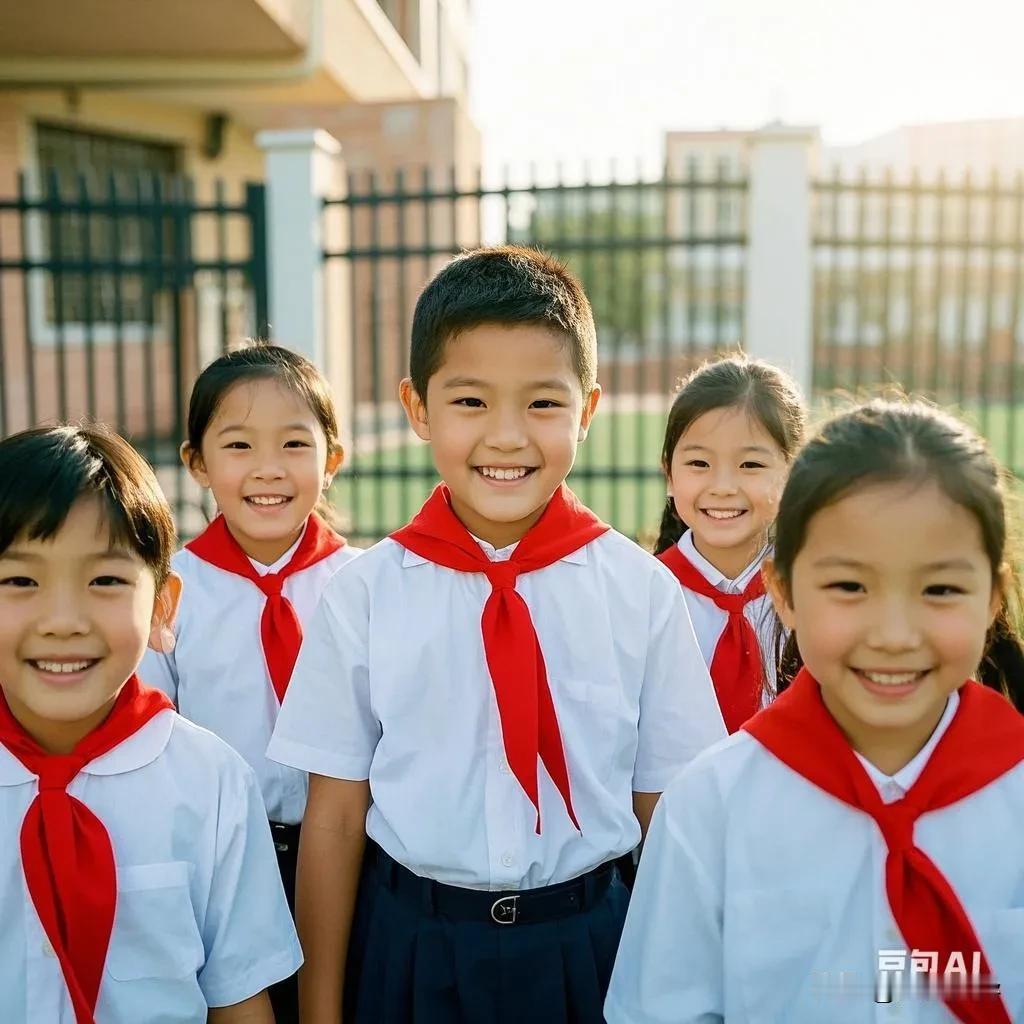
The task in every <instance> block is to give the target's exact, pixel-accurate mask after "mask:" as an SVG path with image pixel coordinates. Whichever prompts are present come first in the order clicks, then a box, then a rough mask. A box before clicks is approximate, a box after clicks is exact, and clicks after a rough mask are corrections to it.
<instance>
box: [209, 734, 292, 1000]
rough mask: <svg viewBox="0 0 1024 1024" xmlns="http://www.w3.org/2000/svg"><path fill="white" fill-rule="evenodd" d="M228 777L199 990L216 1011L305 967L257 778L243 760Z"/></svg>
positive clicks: (222, 796)
mask: <svg viewBox="0 0 1024 1024" xmlns="http://www.w3.org/2000/svg"><path fill="white" fill-rule="evenodd" d="M232 758H233V759H235V758H237V755H235V754H233V753H232ZM226 774H227V776H228V777H227V779H226V780H225V782H224V792H223V793H222V794H221V799H220V800H219V802H218V808H219V816H218V821H217V846H216V860H215V863H214V867H213V873H212V876H211V882H210V893H209V899H208V901H207V904H206V915H205V918H204V920H203V924H202V936H203V946H204V948H205V950H206V961H205V963H204V965H203V969H202V970H201V971H200V972H199V985H200V988H201V989H202V990H203V995H204V996H205V997H206V1001H207V1003H208V1004H209V1005H210V1006H232V1005H234V1004H235V1003H240V1002H242V1001H243V1000H245V999H249V998H250V997H252V996H254V995H258V994H259V993H260V992H262V991H263V990H264V989H265V988H267V987H269V986H270V985H273V984H274V983H275V982H278V981H282V980H284V979H285V978H288V977H291V975H293V974H294V973H295V972H296V971H297V970H298V969H299V968H300V967H301V966H302V951H301V949H300V947H299V940H298V937H297V935H296V934H295V925H294V924H293V922H292V916H291V913H290V912H289V910H288V902H287V900H286V899H285V894H284V888H283V887H282V885H281V875H280V873H279V871H278V867H277V857H276V855H275V853H274V842H273V839H271V836H270V826H269V825H268V823H267V814H266V811H265V809H264V806H263V798H262V796H261V795H260V791H259V787H258V786H257V784H256V776H255V774H254V773H253V771H252V769H251V768H249V766H248V765H246V764H245V763H244V762H242V760H241V758H237V764H236V765H232V766H231V770H230V771H229V772H227V773H226Z"/></svg>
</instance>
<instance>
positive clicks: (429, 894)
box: [375, 847, 617, 925]
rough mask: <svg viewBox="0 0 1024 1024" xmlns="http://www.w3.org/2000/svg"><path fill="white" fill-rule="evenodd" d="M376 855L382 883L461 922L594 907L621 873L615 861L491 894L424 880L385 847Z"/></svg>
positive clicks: (513, 919) (519, 919)
mask: <svg viewBox="0 0 1024 1024" xmlns="http://www.w3.org/2000/svg"><path fill="white" fill-rule="evenodd" d="M375 853H376V858H377V862H376V865H375V870H376V872H377V876H378V878H379V879H380V881H381V884H383V885H384V886H386V887H387V888H388V889H390V890H391V892H393V893H394V894H395V895H396V896H398V897H399V898H401V899H402V900H404V901H405V902H408V903H413V904H415V905H417V906H419V907H420V908H421V909H423V910H425V911H426V912H427V913H430V914H432V915H437V916H442V917H447V918H451V919H452V920H455V921H490V922H492V923H493V924H496V925H512V924H538V923H540V922H541V921H554V920H557V919H558V918H560V917H569V916H570V915H572V914H579V913H581V912H582V911H584V910H589V909H590V908H591V907H593V906H595V905H596V904H597V903H598V902H599V901H600V900H601V899H602V898H603V897H604V895H605V893H606V892H607V891H608V888H609V886H610V885H611V884H612V881H613V879H614V878H615V877H616V873H617V868H616V866H615V863H614V861H609V862H608V863H607V864H602V865H601V866H600V867H596V868H594V869H593V870H592V871H588V872H587V873H586V874H585V875H580V876H579V877H578V878H573V879H571V880H570V881H568V882H560V883H559V884H557V885H546V886H543V887H542V888H540V889H522V890H505V891H503V892H486V891H483V890H480V889H464V888H462V887H461V886H457V885H446V884H445V883H444V882H435V881H434V880H433V879H430V878H422V877H420V876H419V875H416V874H413V873H412V872H411V871H410V870H409V869H408V868H407V867H404V866H403V865H401V864H399V863H398V861H396V860H394V859H393V858H392V857H389V856H388V854H386V853H385V852H384V851H383V850H382V849H380V848H379V847H377V848H376V850H375Z"/></svg>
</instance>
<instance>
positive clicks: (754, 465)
mask: <svg viewBox="0 0 1024 1024" xmlns="http://www.w3.org/2000/svg"><path fill="white" fill-rule="evenodd" d="M765 468H767V467H766V466H765V464H764V463H763V462H741V463H740V469H765Z"/></svg>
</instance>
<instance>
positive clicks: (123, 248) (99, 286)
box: [33, 124, 190, 327]
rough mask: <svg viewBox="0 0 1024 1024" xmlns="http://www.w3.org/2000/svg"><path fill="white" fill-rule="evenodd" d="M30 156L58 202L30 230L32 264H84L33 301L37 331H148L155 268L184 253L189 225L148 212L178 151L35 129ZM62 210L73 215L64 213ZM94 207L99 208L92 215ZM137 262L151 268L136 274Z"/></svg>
mask: <svg viewBox="0 0 1024 1024" xmlns="http://www.w3.org/2000/svg"><path fill="white" fill-rule="evenodd" d="M36 158H37V166H38V170H39V185H40V192H41V194H42V195H44V196H47V197H48V198H49V199H51V200H52V199H54V198H56V200H57V210H56V212H48V213H45V214H43V215H42V216H40V217H39V218H38V220H37V223H36V224H35V225H34V227H35V230H34V231H33V234H34V236H35V237H34V239H33V242H34V245H33V249H34V251H35V254H36V257H37V258H38V259H39V260H40V261H41V262H44V263H45V262H47V261H53V262H54V263H68V262H72V263H76V264H83V266H82V267H81V269H79V268H78V267H76V268H75V269H74V270H68V271H63V272H60V271H52V272H48V273H45V274H44V275H43V277H44V278H45V280H44V281H42V282H40V283H41V284H43V288H42V289H40V290H41V295H40V296H39V300H38V301H39V304H40V306H41V309H40V310H39V312H40V314H41V318H42V320H43V324H44V325H46V326H49V327H53V326H54V325H68V324H72V325H85V324H89V325H96V324H103V325H111V324H118V325H120V324H125V323H134V324H147V323H150V322H151V321H152V320H153V301H154V294H155V292H156V291H157V290H158V289H159V287H160V276H161V270H160V267H161V265H163V264H168V265H169V264H170V263H171V262H172V259H173V257H174V255H175V249H176V248H177V249H178V250H184V251H186V252H187V251H189V248H190V245H189V240H188V239H189V224H188V222H187V219H186V220H185V222H184V223H179V224H178V225H177V226H176V225H175V224H174V220H173V218H172V217H170V216H168V215H167V214H166V213H164V212H162V211H158V210H155V209H154V208H153V205H152V197H153V191H154V183H155V181H156V180H158V179H160V178H169V177H171V176H173V175H174V174H176V173H177V171H178V170H179V168H180V159H179V150H178V148H177V147H176V146H172V145H167V144H164V143H155V142H150V141H149V140H144V139H135V138H131V137H126V136H120V135H104V134H99V133H96V132H86V131H79V130H77V129H72V128H65V127H61V126H57V125H48V124H38V125H36ZM112 181H113V182H114V183H115V193H114V195H112V194H111V182H112ZM83 184H84V185H85V188H86V197H85V201H84V202H83V195H82V185H83ZM54 192H55V193H56V194H54ZM115 199H116V202H115ZM62 204H66V205H67V206H68V207H69V208H68V209H66V210H64V209H61V205H62ZM90 204H98V205H99V209H97V210H95V211H93V210H91V209H89V205H90ZM83 207H84V208H83ZM176 232H177V237H175V233H176ZM178 255H179V256H180V252H179V253H178ZM140 262H144V263H146V264H147V268H146V269H145V270H139V269H133V266H135V267H137V266H138V264H139V263H140ZM91 264H94V265H95V266H94V267H93V266H90V265H91ZM119 264H123V265H124V266H123V269H122V267H121V266H119Z"/></svg>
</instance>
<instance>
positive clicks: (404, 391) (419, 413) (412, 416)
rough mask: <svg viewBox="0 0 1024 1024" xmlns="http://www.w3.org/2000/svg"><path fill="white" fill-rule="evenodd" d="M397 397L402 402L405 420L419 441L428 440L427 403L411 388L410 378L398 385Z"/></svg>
mask: <svg viewBox="0 0 1024 1024" xmlns="http://www.w3.org/2000/svg"><path fill="white" fill-rule="evenodd" d="M398 397H399V398H400V399H401V400H402V408H403V409H404V410H405V418H406V419H407V420H408V421H409V426H410V427H412V429H413V430H414V431H415V433H416V436H417V437H418V438H419V439H420V440H421V441H429V440H430V424H429V423H428V421H427V401H426V399H425V398H423V397H421V396H420V395H419V393H418V392H417V391H416V389H415V388H414V387H413V386H412V378H411V377H406V378H405V379H404V380H403V381H402V383H401V384H399V385H398Z"/></svg>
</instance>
